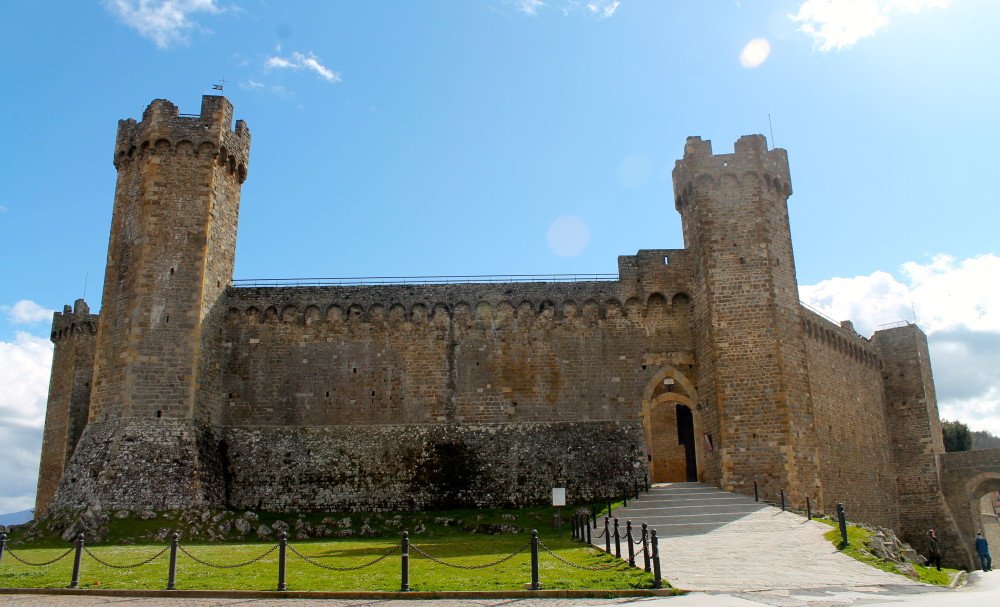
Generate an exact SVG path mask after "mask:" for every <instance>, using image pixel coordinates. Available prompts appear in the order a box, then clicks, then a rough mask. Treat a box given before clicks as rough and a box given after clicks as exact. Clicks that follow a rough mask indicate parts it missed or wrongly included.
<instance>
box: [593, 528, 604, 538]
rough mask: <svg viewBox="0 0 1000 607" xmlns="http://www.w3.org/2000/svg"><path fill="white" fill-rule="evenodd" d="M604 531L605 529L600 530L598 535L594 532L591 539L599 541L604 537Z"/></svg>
mask: <svg viewBox="0 0 1000 607" xmlns="http://www.w3.org/2000/svg"><path fill="white" fill-rule="evenodd" d="M606 531H607V529H606V528H605V529H602V530H601V532H600V533H598V532H596V531H595V532H594V534H593V535H592V536H591V537H593V538H594V539H600V538H602V537H604V533H605V532H606Z"/></svg>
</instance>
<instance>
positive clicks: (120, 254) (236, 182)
mask: <svg viewBox="0 0 1000 607" xmlns="http://www.w3.org/2000/svg"><path fill="white" fill-rule="evenodd" d="M232 126H233V107H232V105H231V104H230V103H229V101H228V100H227V99H226V98H224V97H218V96H205V97H203V98H202V107H201V114H200V115H181V114H179V113H178V110H177V107H176V106H175V105H173V104H172V103H170V102H169V101H166V100H163V99H157V100H155V101H153V102H152V103H151V104H150V105H149V107H147V108H146V111H145V112H144V113H143V116H142V121H141V122H138V123H137V122H136V121H135V120H132V119H129V120H122V121H119V123H118V136H117V139H116V142H115V156H114V164H115V168H117V170H118V181H117V185H116V188H115V202H114V211H113V216H112V224H111V238H110V242H109V244H108V262H107V269H106V271H105V279H104V293H103V299H102V305H101V314H100V328H99V330H98V333H97V340H96V348H95V354H94V367H93V369H94V371H93V388H92V391H91V397H90V407H89V421H90V423H89V424H88V426H87V428H86V431H85V432H84V435H83V437H82V438H81V441H80V444H81V445H86V447H87V448H86V449H80V451H81V453H80V455H79V457H77V458H74V459H73V460H72V462H71V464H70V466H69V468H68V470H67V472H66V474H65V475H64V476H63V479H62V485H61V486H60V488H59V490H58V492H57V495H56V498H55V500H54V502H53V508H54V509H60V508H73V507H74V505H73V504H72V502H73V501H74V500H77V501H85V502H89V503H93V504H95V505H98V506H101V507H106V508H107V507H122V506H121V505H122V504H128V506H127V507H135V506H136V505H142V506H143V507H145V508H150V509H172V508H181V507H191V506H200V505H209V504H215V503H218V501H219V495H218V494H219V493H220V492H221V491H222V488H221V486H220V483H218V482H217V474H218V470H217V468H218V465H219V464H218V462H217V461H216V460H217V453H215V447H214V446H213V445H214V440H213V438H212V434H211V429H210V427H209V426H207V422H208V421H209V419H210V417H211V415H212V411H213V409H214V408H215V405H217V399H219V398H221V390H220V388H219V383H220V382H219V375H220V372H219V369H220V364H221V363H220V361H221V359H222V356H221V353H220V350H221V349H222V343H221V336H220V328H217V327H216V325H217V324H218V323H219V322H220V320H219V319H220V317H221V316H222V312H221V311H220V310H219V307H220V306H219V301H220V298H221V297H222V296H223V294H224V293H225V289H226V288H227V287H228V286H229V285H230V284H231V282H232V274H233V263H234V255H235V247H236V226H237V217H238V214H239V202H240V188H241V184H242V183H243V181H244V180H245V179H246V175H247V161H248V156H249V151H250V132H249V130H248V129H247V127H246V124H245V123H244V122H243V121H237V122H236V128H235V130H234V129H233V128H232ZM121 475H127V476H129V477H131V478H133V479H134V480H133V482H131V483H129V486H128V487H126V486H124V485H125V484H124V483H121V482H120V479H119V478H118V477H119V476H121ZM77 507H78V506H77Z"/></svg>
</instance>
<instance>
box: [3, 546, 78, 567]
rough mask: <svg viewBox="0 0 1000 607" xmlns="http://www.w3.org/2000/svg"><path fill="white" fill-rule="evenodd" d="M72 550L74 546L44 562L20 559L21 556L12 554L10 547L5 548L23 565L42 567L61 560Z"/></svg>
mask: <svg viewBox="0 0 1000 607" xmlns="http://www.w3.org/2000/svg"><path fill="white" fill-rule="evenodd" d="M74 550H76V548H70V549H69V550H67V551H66V552H63V553H62V554H60V555H59V556H57V557H56V558H54V559H52V560H51V561H45V562H44V563H32V562H30V561H26V560H24V559H22V558H21V557H19V556H17V555H16V554H14V553H13V552H12V551H11V549H10V548H7V554H9V555H11V556H12V557H13V558H14V560H15V561H17V562H19V563H23V564H25V565H28V566H30V567H44V566H46V565H51V564H52V563H55V562H56V561H59V560H62V559H64V558H66V557H67V556H69V553H70V552H73V551H74Z"/></svg>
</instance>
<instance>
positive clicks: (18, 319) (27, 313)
mask: <svg viewBox="0 0 1000 607" xmlns="http://www.w3.org/2000/svg"><path fill="white" fill-rule="evenodd" d="M0 311H2V312H4V313H6V314H7V320H9V321H10V322H12V323H16V324H32V323H36V322H41V321H43V320H52V312H53V311H52V310H47V309H45V308H43V307H42V306H40V305H38V304H36V303H35V302H33V301H29V300H27V299H22V300H21V301H19V302H17V303H16V304H14V305H12V306H0Z"/></svg>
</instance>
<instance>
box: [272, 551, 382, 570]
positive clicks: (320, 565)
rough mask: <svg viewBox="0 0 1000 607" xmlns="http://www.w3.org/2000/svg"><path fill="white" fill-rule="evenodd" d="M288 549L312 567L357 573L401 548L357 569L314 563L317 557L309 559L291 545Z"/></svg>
mask: <svg viewBox="0 0 1000 607" xmlns="http://www.w3.org/2000/svg"><path fill="white" fill-rule="evenodd" d="M288 549H289V550H291V551H292V554H294V555H295V556H297V557H299V558H300V559H302V560H303V561H305V562H307V563H309V564H310V565H316V566H317V567H322V568H323V569H329V570H330V571H357V570H359V569H364V568H365V567H371V566H372V565H374V564H375V563H378V562H381V561H382V560H384V559H387V558H389V557H390V556H392V555H393V554H394V553H395V552H396V551H397V550H399V546H393V547H392V549H391V550H389V552H386V553H385V554H383V555H382V556H380V557H378V558H377V559H375V560H374V561H371V562H369V563H365V564H364V565H358V566H357V567H334V566H333V565H324V564H323V563H317V562H316V561H314V560H313V558H316V557H308V556H306V555H304V554H302V553H301V552H299V551H298V550H296V549H295V547H294V546H291V545H289V546H288Z"/></svg>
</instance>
